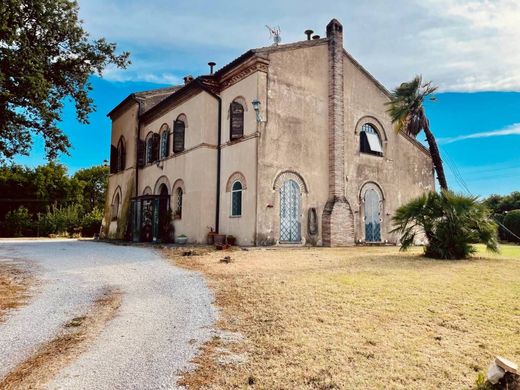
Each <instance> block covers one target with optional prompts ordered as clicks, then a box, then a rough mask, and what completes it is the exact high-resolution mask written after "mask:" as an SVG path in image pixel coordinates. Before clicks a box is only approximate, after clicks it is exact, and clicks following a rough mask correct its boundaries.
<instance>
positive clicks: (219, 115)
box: [214, 95, 222, 233]
mask: <svg viewBox="0 0 520 390" xmlns="http://www.w3.org/2000/svg"><path fill="white" fill-rule="evenodd" d="M214 97H215V99H217V101H218V140H217V142H218V144H217V197H216V207H215V232H216V233H219V224H220V169H221V168H220V166H221V154H222V152H221V148H220V144H221V142H222V99H221V98H220V96H217V95H214Z"/></svg>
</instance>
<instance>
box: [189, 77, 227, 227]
mask: <svg viewBox="0 0 520 390" xmlns="http://www.w3.org/2000/svg"><path fill="white" fill-rule="evenodd" d="M195 81H196V82H197V83H198V84H199V85H200V86H201V87H202V89H203V90H204V91H206V92H207V93H208V94H209V95H210V96H213V97H214V98H215V99H216V100H217V102H218V114H217V120H218V130H217V193H216V199H215V200H216V202H215V203H216V204H215V233H219V225H220V171H221V160H222V158H221V155H222V151H221V148H220V145H221V142H222V99H221V98H220V96H218V95H217V94H216V93H213V92H211V91H210V90H209V89H207V88H206V87H205V86H204V85H203V84H202V83H201V82H200V81H199V80H198V79H195Z"/></svg>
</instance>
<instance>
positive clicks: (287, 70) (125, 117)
mask: <svg viewBox="0 0 520 390" xmlns="http://www.w3.org/2000/svg"><path fill="white" fill-rule="evenodd" d="M326 31H327V33H326V37H325V38H319V37H315V38H314V39H308V40H305V41H301V42H296V43H292V44H285V45H278V46H271V47H267V48H260V49H253V50H249V51H247V52H246V53H244V54H243V55H241V56H240V57H238V58H237V59H235V60H234V61H232V62H231V63H229V64H227V65H226V66H224V67H223V68H221V69H219V70H218V71H217V72H215V73H213V70H212V68H213V65H214V64H212V63H210V65H211V71H210V74H208V75H204V76H200V77H197V78H195V79H193V78H191V77H186V78H185V84H184V85H183V86H175V87H171V88H164V89H158V90H154V91H148V92H142V93H135V94H132V95H130V96H129V97H127V98H126V99H125V100H124V101H123V102H121V103H120V104H119V105H118V106H117V107H116V108H115V109H114V110H112V111H111V112H110V113H109V117H110V118H111V119H112V136H111V144H112V147H111V175H110V178H109V185H108V196H107V206H106V209H105V218H104V222H103V227H102V235H104V236H105V237H108V238H114V239H130V240H134V241H157V240H162V239H165V238H166V237H165V235H166V234H169V233H168V232H169V231H170V234H171V229H168V227H169V226H173V228H174V232H175V233H174V234H175V236H178V235H186V236H187V237H188V242H191V243H204V242H206V239H207V235H208V233H209V232H210V231H217V232H219V233H221V234H228V235H233V236H235V237H236V239H237V243H238V244H240V245H276V244H300V245H302V244H310V245H323V246H343V245H352V244H354V243H359V242H369V243H377V242H396V241H397V240H398V237H396V236H395V235H394V234H393V233H391V230H392V224H391V217H392V214H393V213H394V211H395V210H396V209H397V208H398V207H399V206H400V205H402V204H403V203H405V202H407V201H408V200H410V199H412V198H414V197H416V196H418V195H420V194H422V193H424V192H425V191H430V190H433V189H434V175H433V165H432V161H431V157H430V154H429V152H428V150H427V149H426V148H425V147H424V146H422V145H421V144H420V143H419V142H418V141H416V140H415V139H414V138H411V137H409V136H407V135H405V134H397V133H396V132H395V131H394V130H393V126H392V123H391V119H390V117H389V115H388V114H387V112H386V109H387V107H386V105H385V103H387V102H388V101H389V93H388V91H387V90H386V89H385V88H384V87H383V86H382V85H381V84H380V83H379V82H377V81H376V80H375V79H374V78H373V77H372V76H371V75H370V74H369V73H368V72H367V71H366V70H365V69H364V68H363V67H362V66H361V65H360V64H359V63H357V62H356V61H355V60H354V59H353V58H352V56H350V54H349V53H348V52H346V51H345V49H344V48H343V27H342V25H341V24H340V23H339V22H338V21H337V20H332V21H331V22H330V23H329V24H328V26H327V30H326Z"/></svg>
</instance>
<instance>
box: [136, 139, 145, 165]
mask: <svg viewBox="0 0 520 390" xmlns="http://www.w3.org/2000/svg"><path fill="white" fill-rule="evenodd" d="M145 155H146V143H145V141H143V140H140V139H138V140H137V167H138V168H142V167H144V165H145V163H146V162H145V161H144V160H145Z"/></svg>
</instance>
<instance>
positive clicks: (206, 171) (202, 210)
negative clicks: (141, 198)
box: [139, 92, 218, 243]
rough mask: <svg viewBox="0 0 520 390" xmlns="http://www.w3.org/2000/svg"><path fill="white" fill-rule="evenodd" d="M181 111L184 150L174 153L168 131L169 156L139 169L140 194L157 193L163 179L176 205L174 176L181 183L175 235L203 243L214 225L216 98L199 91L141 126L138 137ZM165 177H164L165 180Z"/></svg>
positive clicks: (171, 124) (172, 205) (173, 203)
mask: <svg viewBox="0 0 520 390" xmlns="http://www.w3.org/2000/svg"><path fill="white" fill-rule="evenodd" d="M181 114H184V115H186V118H187V123H186V125H187V126H186V129H185V143H184V146H185V151H184V152H182V153H178V154H175V155H174V154H173V153H172V150H173V146H172V144H173V136H172V135H170V150H169V157H167V158H165V159H163V160H162V161H160V162H159V164H157V163H153V164H150V165H148V166H146V167H144V168H143V169H141V170H140V172H139V195H142V194H143V191H144V190H145V188H146V187H150V188H151V189H152V191H153V193H154V194H158V193H159V192H158V191H159V185H158V181H159V180H160V183H162V182H164V183H165V184H166V185H167V187H168V193H169V194H170V206H171V207H172V209H175V206H176V194H175V193H174V192H175V191H174V188H173V187H174V185H175V183H176V182H177V180H182V181H183V183H184V195H183V205H182V218H181V219H175V220H174V221H173V225H174V228H175V235H176V236H178V235H180V234H185V235H186V236H188V242H190V243H205V242H206V237H207V233H208V232H209V227H214V226H215V194H216V175H215V173H216V164H217V152H216V143H217V114H218V104H217V101H216V100H215V99H214V98H213V97H212V96H211V95H209V94H208V93H206V92H200V93H198V94H197V95H195V96H193V97H192V98H191V99H189V100H186V101H185V102H183V103H182V104H180V105H178V106H176V107H173V108H172V109H171V110H169V111H167V112H165V113H164V114H163V115H161V116H160V117H158V118H156V119H154V120H153V121H152V122H150V123H147V124H144V125H142V126H141V139H145V137H146V135H147V134H148V133H149V132H150V131H152V132H156V133H157V132H159V129H160V128H161V126H162V125H163V124H164V123H166V124H168V126H169V127H170V132H171V131H172V128H173V122H174V121H175V120H176V119H177V117H178V116H179V115H181ZM165 179H166V180H165Z"/></svg>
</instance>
